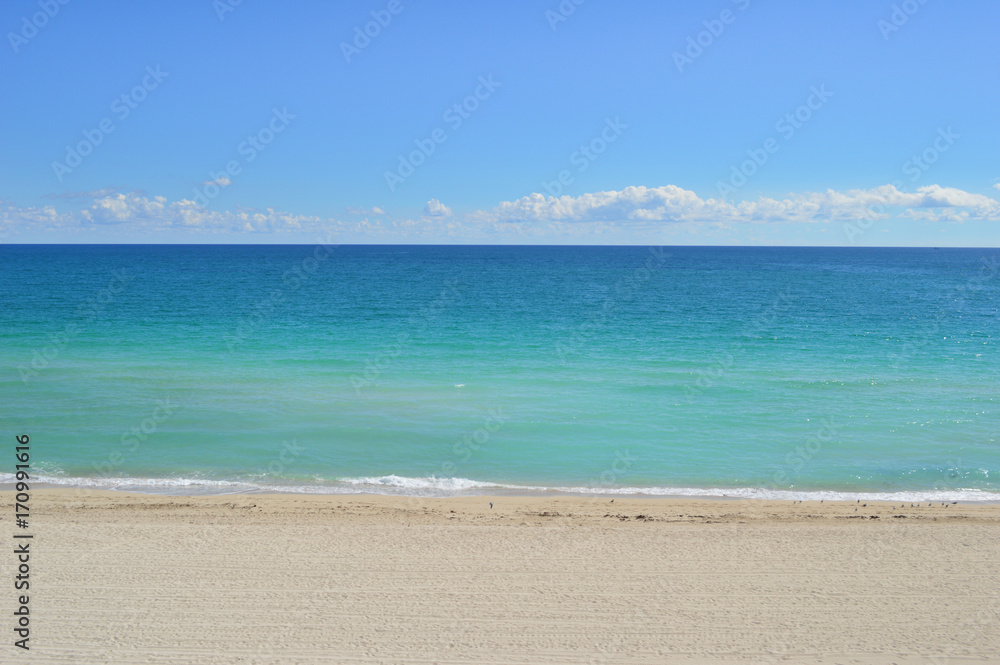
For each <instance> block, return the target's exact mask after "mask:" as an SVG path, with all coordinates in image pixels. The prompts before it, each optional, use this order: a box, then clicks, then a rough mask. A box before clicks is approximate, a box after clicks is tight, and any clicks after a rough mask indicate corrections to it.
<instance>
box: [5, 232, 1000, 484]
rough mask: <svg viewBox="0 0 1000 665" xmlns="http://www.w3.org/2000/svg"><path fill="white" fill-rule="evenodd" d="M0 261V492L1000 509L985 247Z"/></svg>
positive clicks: (233, 254)
mask: <svg viewBox="0 0 1000 665" xmlns="http://www.w3.org/2000/svg"><path fill="white" fill-rule="evenodd" d="M0 260H2V264H0V265H2V271H0V339H2V347H0V348H2V351H0V362H2V366H3V371H2V374H0V423H2V425H0V433H2V434H3V436H4V437H5V439H6V440H7V443H8V446H9V454H6V453H5V454H4V455H5V456H6V458H7V463H5V464H0V483H5V484H7V485H9V484H10V482H11V480H12V472H13V465H14V463H15V461H14V456H13V453H14V451H13V448H14V446H15V445H16V443H15V439H14V437H15V435H19V434H28V435H29V436H30V438H31V444H32V447H31V450H32V471H33V473H35V474H37V475H38V479H37V480H38V481H40V482H44V483H48V484H52V485H62V486H73V487H92V488H108V489H120V490H132V491H146V492H165V493H178V494H205V493H230V492H254V491H279V492H313V493H316V492H318V493H367V492H374V493H386V494H406V495H421V496H451V495H462V494H525V495H529V494H530V495H534V494H545V495H549V494H558V493H572V494H614V495H617V494H623V495H626V494H628V495H644V496H717V497H762V498H763V497H770V498H803V499H808V498H829V499H835V498H854V497H858V498H862V497H864V498H870V499H877V498H886V499H888V498H895V499H901V500H911V501H912V500H920V499H928V500H962V501H997V500H1000V352H998V345H997V341H998V334H1000V317H998V311H1000V250H995V249H985V250H984V249H930V248H928V249H882V248H792V247H781V248H744V247H506V246H503V247H498V246H326V245H317V246H273V245H268V246H262V245H238V246H234V245H226V246H217V245H213V246H209V245H168V246H153V245H148V246H147V245H5V246H0Z"/></svg>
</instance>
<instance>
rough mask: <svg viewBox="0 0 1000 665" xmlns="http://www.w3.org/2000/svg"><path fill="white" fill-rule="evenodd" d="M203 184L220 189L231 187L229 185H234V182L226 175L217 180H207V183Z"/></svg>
mask: <svg viewBox="0 0 1000 665" xmlns="http://www.w3.org/2000/svg"><path fill="white" fill-rule="evenodd" d="M201 184H202V185H217V186H219V187H229V185H231V184H233V181H232V180H230V179H229V176H225V175H224V176H219V177H218V178H216V179H215V180H206V181H205V182H203V183H201Z"/></svg>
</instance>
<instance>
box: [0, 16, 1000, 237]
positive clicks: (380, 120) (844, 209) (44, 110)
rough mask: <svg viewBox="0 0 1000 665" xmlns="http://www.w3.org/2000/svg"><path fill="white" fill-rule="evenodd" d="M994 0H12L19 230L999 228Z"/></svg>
mask: <svg viewBox="0 0 1000 665" xmlns="http://www.w3.org/2000/svg"><path fill="white" fill-rule="evenodd" d="M998 19H1000V3H997V2H995V0H955V1H952V2H945V1H944V0H905V1H901V0H895V1H893V0H839V1H838V2H815V1H814V2H801V1H800V0H771V1H769V2H764V1H763V0H705V1H697V2H693V1H691V0H685V1H681V0H675V1H663V0H661V1H659V2H654V1H648V2H647V1H640V0H631V1H622V2H609V1H608V0H561V1H560V0H508V1H506V2H490V3H486V2H458V1H446V0H437V1H435V0H376V1H360V0H359V1H350V0H345V1H338V2H319V1H308V0H287V1H283V2H280V3H278V2H264V1H263V0H147V1H144V2H135V1H134V0H132V1H119V0H103V1H102V2H100V3H87V2H82V1H81V0H34V1H21V0H8V1H5V2H4V3H2V4H0V32H2V34H3V37H4V39H3V43H2V44H0V89H2V90H3V91H4V94H3V101H2V102H0V241H2V242H7V243H35V242H45V243H48V242H60V243H107V242H111V243H114V242H123V243H124V242H128V243H311V242H316V241H317V240H318V239H323V241H324V242H337V243H448V244H451V243H455V244H462V243H473V244H675V245H835V246H859V247H860V246H942V247H943V246H964V247H996V246H997V245H998V241H1000V233H998V224H1000V150H998V147H1000V123H998V122H997V108H998V107H1000V103H998V102H1000V86H998V82H1000V81H998V78H1000V76H998V75H1000V40H997V39H996V26H997V25H998V24H1000V20H998Z"/></svg>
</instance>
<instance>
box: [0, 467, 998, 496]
mask: <svg viewBox="0 0 1000 665" xmlns="http://www.w3.org/2000/svg"><path fill="white" fill-rule="evenodd" d="M15 482H16V481H15V477H14V474H11V473H0V489H11V488H12V487H13V485H14V483H15ZM30 483H31V485H32V487H38V486H39V485H47V486H57V487H77V488H84V489H105V490H118V491H127V492H144V493H150V494H185V495H187V494H234V493H259V492H279V493H292V494H392V495H399V496H424V497H448V496H469V495H484V494H491V493H500V494H506V495H524V496H536V495H553V494H563V495H583V496H593V495H609V496H637V497H677V498H684V497H691V498H701V497H703V498H718V499H764V500H788V501H792V500H797V501H819V500H825V501H855V500H858V499H861V500H864V501H900V502H904V501H906V502H918V501H963V502H974V503H1000V492H988V491H985V490H979V489H971V488H956V489H942V490H901V491H893V492H878V491H856V492H855V491H834V490H779V489H766V488H760V487H738V488H722V487H715V488H702V487H638V486H596V487H595V486H556V487H547V486H538V485H515V484H509V483H494V482H486V481H479V480H472V479H469V478H437V477H434V476H429V477H407V476H397V475H387V476H366V477H357V478H337V479H335V480H326V479H323V478H318V477H317V478H314V480H313V484H305V483H303V484H282V483H267V482H260V481H259V480H254V481H243V480H210V479H205V478H129V477H116V478H105V477H100V478H73V477H67V476H35V475H33V476H32V478H31V481H30Z"/></svg>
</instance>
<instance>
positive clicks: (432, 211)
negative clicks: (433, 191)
mask: <svg viewBox="0 0 1000 665" xmlns="http://www.w3.org/2000/svg"><path fill="white" fill-rule="evenodd" d="M424 214H425V215H427V216H428V217H451V208H449V207H448V206H446V205H445V204H443V203H441V202H440V201H438V200H437V199H431V200H430V201H428V202H427V205H425V206H424Z"/></svg>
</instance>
